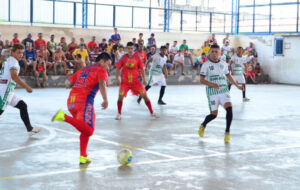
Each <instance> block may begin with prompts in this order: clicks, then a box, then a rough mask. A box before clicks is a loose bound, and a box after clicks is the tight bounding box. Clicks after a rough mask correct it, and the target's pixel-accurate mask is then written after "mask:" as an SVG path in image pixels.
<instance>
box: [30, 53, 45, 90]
mask: <svg viewBox="0 0 300 190" xmlns="http://www.w3.org/2000/svg"><path fill="white" fill-rule="evenodd" d="M33 72H34V76H35V81H36V85H37V87H38V88H41V83H40V79H39V78H40V76H42V77H43V83H42V88H45V87H46V81H47V74H46V62H45V61H44V60H43V56H42V55H39V56H38V57H37V61H36V62H34V64H33Z"/></svg>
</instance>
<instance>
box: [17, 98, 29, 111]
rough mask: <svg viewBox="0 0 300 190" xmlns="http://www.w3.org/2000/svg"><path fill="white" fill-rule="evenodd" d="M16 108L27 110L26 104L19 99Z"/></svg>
mask: <svg viewBox="0 0 300 190" xmlns="http://www.w3.org/2000/svg"><path fill="white" fill-rule="evenodd" d="M16 108H18V109H20V110H27V104H26V103H25V102H24V101H23V100H21V101H20V102H19V103H18V104H17V105H16Z"/></svg>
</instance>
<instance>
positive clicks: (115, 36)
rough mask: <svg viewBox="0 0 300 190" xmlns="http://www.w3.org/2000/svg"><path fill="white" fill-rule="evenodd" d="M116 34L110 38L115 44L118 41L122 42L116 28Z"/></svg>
mask: <svg viewBox="0 0 300 190" xmlns="http://www.w3.org/2000/svg"><path fill="white" fill-rule="evenodd" d="M114 32H115V33H114V34H113V35H111V36H110V39H111V40H112V42H113V43H116V42H117V41H118V40H121V36H120V34H119V33H118V29H117V28H114Z"/></svg>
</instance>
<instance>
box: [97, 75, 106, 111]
mask: <svg viewBox="0 0 300 190" xmlns="http://www.w3.org/2000/svg"><path fill="white" fill-rule="evenodd" d="M99 88H100V93H101V95H102V98H103V102H102V104H101V106H102V109H106V108H107V107H108V100H107V91H106V81H105V80H103V79H101V80H100V81H99Z"/></svg>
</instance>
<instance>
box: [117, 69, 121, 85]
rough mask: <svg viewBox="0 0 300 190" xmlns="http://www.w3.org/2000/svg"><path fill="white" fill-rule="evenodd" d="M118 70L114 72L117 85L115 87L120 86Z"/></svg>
mask: <svg viewBox="0 0 300 190" xmlns="http://www.w3.org/2000/svg"><path fill="white" fill-rule="evenodd" d="M120 72H121V71H120V69H119V68H117V71H116V83H117V85H120V83H121V82H120V79H119V77H120Z"/></svg>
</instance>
